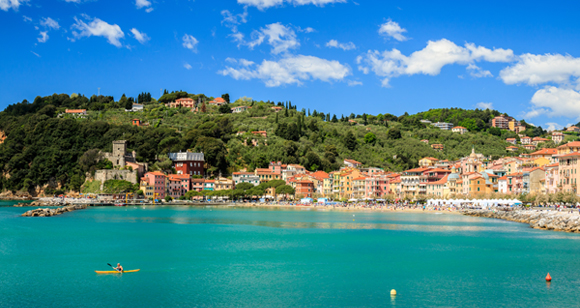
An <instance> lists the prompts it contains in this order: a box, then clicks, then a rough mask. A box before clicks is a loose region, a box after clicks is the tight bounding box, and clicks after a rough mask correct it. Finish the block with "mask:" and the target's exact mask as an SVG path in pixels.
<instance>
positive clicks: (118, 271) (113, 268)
mask: <svg viewBox="0 0 580 308" xmlns="http://www.w3.org/2000/svg"><path fill="white" fill-rule="evenodd" d="M107 265H108V266H110V267H112V268H113V269H114V270H116V271H117V272H119V273H120V272H121V271H120V270H118V269H117V268H116V267H113V266H112V265H111V264H109V263H107Z"/></svg>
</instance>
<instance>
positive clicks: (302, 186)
mask: <svg viewBox="0 0 580 308" xmlns="http://www.w3.org/2000/svg"><path fill="white" fill-rule="evenodd" d="M295 193H296V196H302V197H303V198H312V194H313V193H314V184H313V183H312V182H311V181H306V180H304V181H297V182H296V189H295Z"/></svg>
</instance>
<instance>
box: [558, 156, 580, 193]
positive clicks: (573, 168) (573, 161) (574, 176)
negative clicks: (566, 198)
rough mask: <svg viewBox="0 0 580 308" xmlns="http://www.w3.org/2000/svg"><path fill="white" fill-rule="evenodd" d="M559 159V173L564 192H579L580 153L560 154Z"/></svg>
mask: <svg viewBox="0 0 580 308" xmlns="http://www.w3.org/2000/svg"><path fill="white" fill-rule="evenodd" d="M558 160H559V164H560V166H559V170H558V172H559V175H560V187H561V190H560V191H562V192H565V193H569V192H571V193H574V194H577V193H578V185H577V183H578V179H580V173H579V172H578V171H579V169H580V153H578V152H574V153H568V154H564V155H560V156H559V157H558Z"/></svg>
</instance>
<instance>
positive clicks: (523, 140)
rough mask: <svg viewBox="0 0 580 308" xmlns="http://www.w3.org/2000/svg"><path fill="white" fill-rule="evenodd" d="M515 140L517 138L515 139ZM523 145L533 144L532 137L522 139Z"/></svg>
mask: <svg viewBox="0 0 580 308" xmlns="http://www.w3.org/2000/svg"><path fill="white" fill-rule="evenodd" d="M514 139H515V138H514ZM520 142H521V143H522V144H532V137H528V136H524V137H521V138H520ZM514 144H515V143H514Z"/></svg>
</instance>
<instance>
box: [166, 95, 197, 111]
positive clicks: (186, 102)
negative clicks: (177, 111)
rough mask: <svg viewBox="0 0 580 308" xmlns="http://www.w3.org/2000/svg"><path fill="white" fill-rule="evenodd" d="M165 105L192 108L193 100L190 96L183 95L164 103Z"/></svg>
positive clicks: (193, 105)
mask: <svg viewBox="0 0 580 308" xmlns="http://www.w3.org/2000/svg"><path fill="white" fill-rule="evenodd" d="M165 106H166V107H169V108H179V107H185V108H194V107H195V101H194V100H193V99H192V98H189V97H183V98H178V99H176V100H175V101H174V102H170V103H167V104H165Z"/></svg>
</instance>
